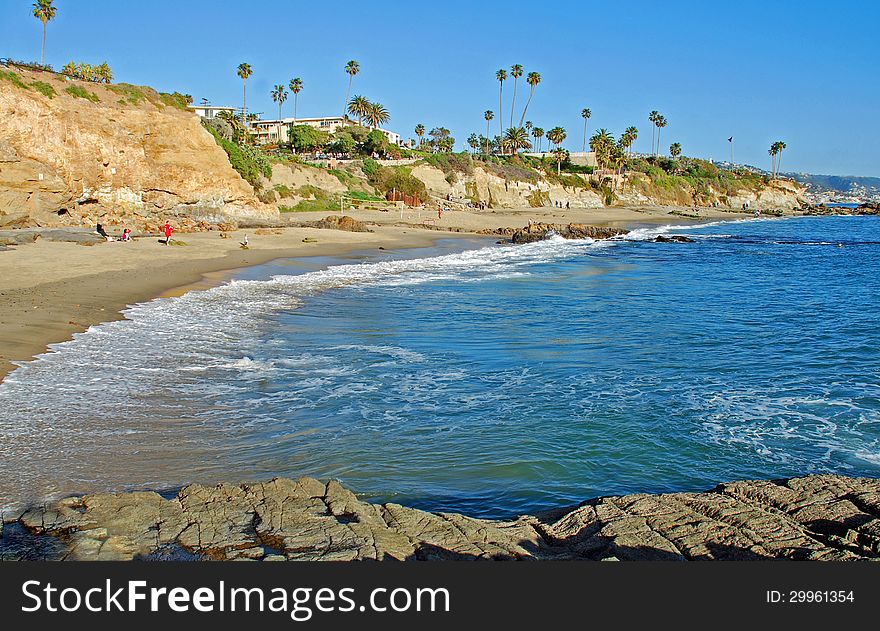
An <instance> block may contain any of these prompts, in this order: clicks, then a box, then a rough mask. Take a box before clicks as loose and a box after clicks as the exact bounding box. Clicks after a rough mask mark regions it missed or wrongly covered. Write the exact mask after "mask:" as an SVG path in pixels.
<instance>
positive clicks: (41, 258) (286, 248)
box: [0, 207, 743, 379]
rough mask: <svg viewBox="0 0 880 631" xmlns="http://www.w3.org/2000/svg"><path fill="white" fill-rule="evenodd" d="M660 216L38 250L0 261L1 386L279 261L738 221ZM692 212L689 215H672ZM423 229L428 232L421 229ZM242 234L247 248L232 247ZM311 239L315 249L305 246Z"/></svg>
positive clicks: (410, 222) (281, 232)
mask: <svg viewBox="0 0 880 631" xmlns="http://www.w3.org/2000/svg"><path fill="white" fill-rule="evenodd" d="M672 210H674V209H670V208H664V207H647V208H605V209H588V210H584V209H572V210H565V209H559V208H537V209H535V208H526V209H504V210H498V211H491V210H490V211H482V212H476V211H473V212H472V211H460V210H452V211H450V212H447V213H444V216H443V218H442V219H440V220H439V221H435V219H436V214H435V213H434V212H431V211H429V210H422V211H421V212H419V211H414V210H408V211H404V212H403V213H399V212H395V211H389V212H376V211H358V210H355V211H350V212H347V213H346V214H348V215H350V216H352V217H354V218H356V219H358V220H361V221H366V222H370V223H374V224H378V225H374V226H373V227H372V230H373V231H372V232H367V233H364V232H345V231H340V230H320V229H315V228H301V227H293V226H294V225H295V224H297V223H300V222H308V221H315V220H317V219H321V218H322V217H324V216H325V215H326V213H295V214H289V215H284V216H283V219H285V220H286V221H287V222H288V223H290V224H291V227H282V228H273V229H263V230H259V232H258V231H257V230H254V229H251V230H240V231H237V232H233V233H229V238H225V239H224V238H221V237H220V233H218V232H203V233H187V234H177V235H175V237H176V239H177V241H178V242H183V243H185V245H178V246H171V247H166V246H164V245H162V244H161V243H159V242H158V239H157V238H155V237H144V238H141V239H136V240H135V241H133V242H132V243H129V244H123V243H118V242H110V243H98V244H96V245H94V246H83V245H80V244H76V243H65V242H48V241H43V240H40V241H37V242H35V243H33V244H27V245H19V246H16V247H14V248H12V249H10V250H8V251H5V252H3V253H2V254H0V379H2V378H5V376H6V375H7V374H8V373H9V372H11V371H12V370H14V369H15V362H22V361H27V360H29V359H31V358H33V357H34V356H36V355H38V354H40V353H42V352H45V351H46V349H47V347H48V345H50V344H53V343H57V342H63V341H65V340H68V339H70V337H71V336H72V335H73V334H74V333H77V332H81V331H84V330H86V329H87V328H88V327H89V326H91V325H94V324H98V323H100V322H106V321H109V320H113V319H117V318H119V317H121V313H120V312H121V311H122V310H124V309H125V308H126V307H127V306H128V305H131V304H134V303H138V302H143V301H146V300H150V299H153V298H156V297H159V296H163V295H172V294H179V293H182V292H184V291H189V290H196V289H199V288H205V287H209V286H211V285H213V284H216V283H218V282H222V280H223V279H224V278H225V277H226V275H225V274H223V273H221V272H224V271H229V270H234V269H237V268H241V267H246V266H251V265H259V264H261V263H266V262H268V261H271V260H274V259H279V258H292V257H303V256H336V255H341V254H345V253H350V252H353V251H357V250H363V249H369V248H378V247H383V248H385V249H398V248H413V247H427V246H430V245H431V244H432V243H433V242H434V241H435V240H437V239H442V238H446V237H449V236H450V233H449V231H453V233H465V234H467V233H476V232H477V231H479V230H485V229H495V228H500V227H523V226H525V225H527V224H528V222H529V221H543V222H550V223H571V222H576V223H587V224H592V225H606V226H616V227H628V226H633V225H638V224H641V223H690V222H693V221H705V220H712V219H715V220H717V219H727V220H731V219H737V218H742V216H743V215H741V214H738V213H730V212H721V211H717V210H712V209H709V210H707V209H703V210H702V211H700V216H699V217H698V218H696V217H686V216H682V215H681V214H670V213H671V211H672ZM679 212H680V213H691V212H692V211H691V209H679ZM426 220H427V223H426ZM245 234H247V235H248V238H249V249H247V250H244V249H242V248H241V247H240V246H239V242H240V241H241V240H242V239H243V238H244V236H245ZM304 239H310V240H311V239H314V240H315V242H308V243H306V242H303V240H304Z"/></svg>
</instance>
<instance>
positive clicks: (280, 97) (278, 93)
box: [272, 83, 287, 121]
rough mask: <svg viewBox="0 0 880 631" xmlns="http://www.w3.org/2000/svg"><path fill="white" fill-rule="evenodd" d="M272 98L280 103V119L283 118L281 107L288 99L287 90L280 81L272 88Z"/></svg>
mask: <svg viewBox="0 0 880 631" xmlns="http://www.w3.org/2000/svg"><path fill="white" fill-rule="evenodd" d="M272 100H273V101H275V102H276V103H278V120H279V121H280V120H281V108H282V106H283V105H284V101H286V100H287V90H286V89H285V88H284V86H283V85H281V84H280V83H279V84H278V85H276V86H275V87H274V88H272Z"/></svg>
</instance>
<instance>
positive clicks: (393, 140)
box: [249, 116, 400, 145]
mask: <svg viewBox="0 0 880 631" xmlns="http://www.w3.org/2000/svg"><path fill="white" fill-rule="evenodd" d="M293 123H296V124H297V125H308V126H309V127H314V128H315V129H320V130H321V131H325V132H327V133H328V134H333V133H335V132H336V131H337V130H338V129H339V128H340V127H345V126H346V125H352V124H354V123H353V121H351V120H349V119H348V118H343V117H342V116H322V117H318V118H297V119H294V118H283V119H281V120H278V119H275V120H255V121H250V123H249V127H250V133H251V136H252V137H253V138H254V140H255V141H256V142H257V144H275V143H283V142H287V128H288V127H289V126H290V125H291V124H293ZM376 129H378V130H379V131H381V132H382V133H383V134H385V137H386V138H387V139H388V143H389V144H392V145H400V134H398V133H396V132H393V131H389V130H387V129H382V128H381V127H377V128H376Z"/></svg>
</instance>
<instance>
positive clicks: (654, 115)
mask: <svg viewBox="0 0 880 631" xmlns="http://www.w3.org/2000/svg"><path fill="white" fill-rule="evenodd" d="M659 118H660V112H658V111H657V110H653V111H651V113H650V114H648V120H649V121H650V122H651V125H653V127H651V155H652V156H654V155H657V154H656V153H655V152H654V132H655V131H656V130H657V120H658V119H659Z"/></svg>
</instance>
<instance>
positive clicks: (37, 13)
mask: <svg viewBox="0 0 880 631" xmlns="http://www.w3.org/2000/svg"><path fill="white" fill-rule="evenodd" d="M52 2H53V0H37V1H36V2H35V3H34V17H35V18H37V19H38V20H39V21H40V22H42V24H43V45H42V47H41V48H40V63H41V64H43V63H46V25H47V24H48V23H49V22H51V21H52V20H54V19H55V16H56V15H57V14H58V8H57V7H54V6H52Z"/></svg>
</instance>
